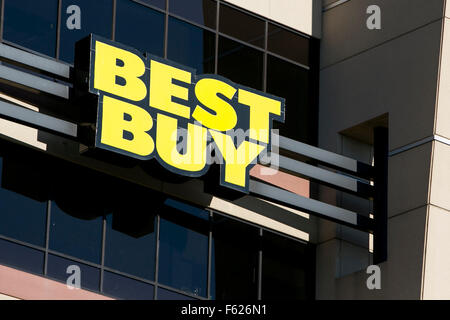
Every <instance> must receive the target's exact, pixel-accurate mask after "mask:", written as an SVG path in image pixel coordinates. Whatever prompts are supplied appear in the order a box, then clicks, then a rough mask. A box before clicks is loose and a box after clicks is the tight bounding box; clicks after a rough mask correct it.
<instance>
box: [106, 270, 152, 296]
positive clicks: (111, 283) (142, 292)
mask: <svg viewBox="0 0 450 320" xmlns="http://www.w3.org/2000/svg"><path fill="white" fill-rule="evenodd" d="M103 292H104V293H105V294H107V295H110V296H113V297H116V298H119V299H129V300H153V295H154V288H153V286H152V285H151V284H147V283H145V282H141V281H137V280H133V279H130V278H126V277H123V276H120V275H118V274H115V273H112V272H108V271H105V272H104V274H103Z"/></svg>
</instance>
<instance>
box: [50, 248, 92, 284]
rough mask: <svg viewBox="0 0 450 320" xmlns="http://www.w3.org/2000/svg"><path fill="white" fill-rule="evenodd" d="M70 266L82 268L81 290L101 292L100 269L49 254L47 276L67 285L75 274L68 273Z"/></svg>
mask: <svg viewBox="0 0 450 320" xmlns="http://www.w3.org/2000/svg"><path fill="white" fill-rule="evenodd" d="M69 266H77V267H79V268H80V285H81V288H85V289H89V290H95V291H98V290H99V285H100V269H97V268H94V267H91V266H88V265H85V264H83V263H79V262H77V261H72V260H69V259H64V258H61V257H58V256H55V255H52V254H49V255H48V262H47V275H48V276H50V277H52V278H54V279H57V280H60V281H63V282H64V283H66V281H67V279H68V277H69V276H70V275H71V274H73V272H72V273H67V270H68V269H67V268H68V267H69Z"/></svg>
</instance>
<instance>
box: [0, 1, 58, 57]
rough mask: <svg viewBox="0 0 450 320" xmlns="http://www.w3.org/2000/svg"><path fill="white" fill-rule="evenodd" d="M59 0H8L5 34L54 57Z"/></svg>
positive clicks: (13, 40) (17, 41)
mask: <svg viewBox="0 0 450 320" xmlns="http://www.w3.org/2000/svg"><path fill="white" fill-rule="evenodd" d="M57 8H58V1H57V0H41V1H36V0H5V16H4V20H5V21H4V30H3V38H4V39H5V40H8V41H11V42H15V43H17V44H19V45H21V46H24V47H27V48H29V49H31V50H34V51H37V52H40V53H43V54H46V55H48V56H51V57H54V56H55V53H56V27H57V13H58V9H57Z"/></svg>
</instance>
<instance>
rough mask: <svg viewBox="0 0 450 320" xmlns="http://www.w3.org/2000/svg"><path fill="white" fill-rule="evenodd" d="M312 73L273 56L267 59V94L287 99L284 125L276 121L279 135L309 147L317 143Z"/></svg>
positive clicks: (275, 126) (275, 124)
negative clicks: (311, 83) (306, 144)
mask: <svg viewBox="0 0 450 320" xmlns="http://www.w3.org/2000/svg"><path fill="white" fill-rule="evenodd" d="M309 75H310V73H309V71H308V70H305V69H303V68H301V67H298V66H295V65H293V64H291V63H289V62H286V61H283V60H281V59H278V58H276V57H273V56H271V55H268V57H267V92H268V93H271V94H274V95H276V96H279V97H282V98H285V99H286V113H285V122H284V124H281V123H279V122H277V121H274V128H276V129H279V130H280V134H281V135H283V136H286V137H289V138H292V139H295V140H299V141H302V142H305V143H309V144H315V143H316V141H317V106H316V105H313V104H312V103H310V101H312V99H311V96H312V92H311V91H312V90H311V86H310V82H309Z"/></svg>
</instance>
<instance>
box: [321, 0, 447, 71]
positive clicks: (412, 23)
mask: <svg viewBox="0 0 450 320" xmlns="http://www.w3.org/2000/svg"><path fill="white" fill-rule="evenodd" d="M444 1H445V0H427V1H424V0H395V1H392V0H358V1H348V2H346V3H344V4H341V5H339V6H337V7H335V8H333V9H331V10H328V11H326V12H324V13H323V16H322V20H323V21H322V28H323V31H322V33H323V35H322V47H321V66H322V67H327V66H329V65H331V64H333V63H336V62H338V61H341V60H343V59H347V58H349V57H351V56H353V55H356V54H358V53H361V52H362V51H364V50H368V49H370V48H373V47H374V46H377V45H379V44H381V43H383V42H385V41H388V40H392V39H394V38H395V37H398V36H400V35H402V34H405V33H407V32H411V31H413V30H414V29H417V28H419V27H421V26H424V25H426V24H428V23H430V22H433V21H436V20H437V19H440V18H442V17H443V15H444ZM370 5H378V6H379V7H380V9H381V30H369V29H368V28H367V26H366V21H367V18H368V17H369V15H368V14H367V13H366V10H367V7H368V6H370ZM350 39H351V40H350Z"/></svg>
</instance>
